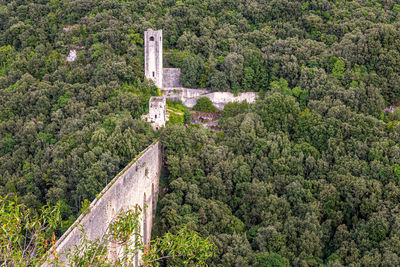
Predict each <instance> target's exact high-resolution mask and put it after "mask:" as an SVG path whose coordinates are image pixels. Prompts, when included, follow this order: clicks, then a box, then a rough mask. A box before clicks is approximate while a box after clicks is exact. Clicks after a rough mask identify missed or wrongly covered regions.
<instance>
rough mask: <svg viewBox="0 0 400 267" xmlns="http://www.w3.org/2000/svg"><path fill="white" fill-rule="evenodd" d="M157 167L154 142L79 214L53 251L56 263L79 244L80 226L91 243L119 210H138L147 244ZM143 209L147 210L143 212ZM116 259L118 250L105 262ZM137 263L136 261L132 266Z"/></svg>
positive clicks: (158, 158)
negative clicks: (139, 209)
mask: <svg viewBox="0 0 400 267" xmlns="http://www.w3.org/2000/svg"><path fill="white" fill-rule="evenodd" d="M161 166H162V152H161V145H160V143H159V142H158V141H157V142H155V143H153V144H152V145H150V146H149V147H147V148H146V150H144V151H143V152H142V153H140V154H139V155H138V156H137V157H136V158H135V159H134V160H133V161H132V162H131V163H130V164H128V166H126V167H125V169H124V170H123V171H121V172H120V173H119V174H118V175H117V176H116V177H115V178H114V179H113V180H112V181H111V182H110V183H109V184H108V185H107V187H106V188H104V189H103V191H102V192H101V193H100V194H99V195H98V197H97V198H96V199H95V200H94V201H93V202H92V203H91V205H90V211H89V212H88V213H87V214H82V215H81V216H80V217H79V218H78V219H77V220H76V221H75V223H74V224H73V225H72V226H71V227H70V228H69V229H68V230H67V232H65V233H64V235H63V236H62V237H61V238H60V239H59V240H58V242H57V243H56V245H55V248H56V251H57V254H58V255H59V256H60V259H61V260H63V259H65V255H64V253H65V252H66V251H67V250H68V249H70V248H73V247H74V246H75V245H78V244H79V241H80V238H81V231H80V226H82V227H83V229H84V230H85V233H86V234H87V236H88V238H89V240H95V239H96V238H100V237H101V236H102V235H103V234H104V233H105V231H106V230H107V227H108V225H109V223H110V222H111V220H112V219H113V218H115V216H116V215H118V213H119V212H120V211H121V210H127V209H132V208H134V207H135V206H136V205H139V206H140V207H141V208H142V214H143V221H142V224H141V229H140V232H141V234H142V235H143V242H144V243H145V244H147V243H148V241H150V238H151V227H152V220H153V213H154V212H155V207H156V203H157V196H158V185H159V177H160V172H161ZM144 206H147V208H146V209H144ZM119 255H120V253H119V252H118V248H111V250H110V252H109V258H110V257H112V258H116V257H118V256H119ZM138 261H139V259H138V258H136V264H135V265H136V266H138Z"/></svg>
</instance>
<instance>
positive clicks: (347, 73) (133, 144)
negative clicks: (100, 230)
mask: <svg viewBox="0 0 400 267" xmlns="http://www.w3.org/2000/svg"><path fill="white" fill-rule="evenodd" d="M399 13H400V2H399V1H397V0H396V1H393V0H376V1H373V0H367V1H344V0H337V1H328V0H322V1H315V0H314V1H289V0H271V1H263V0H221V1H219V0H205V1H201V0H188V1H185V0H181V1H174V0H158V1H150V0H148V1H144V0H104V1H100V0H50V1H46V0H35V1H31V0H9V1H5V0H0V194H1V195H2V196H5V195H14V194H17V195H18V196H19V199H20V200H21V202H23V203H25V204H26V205H28V206H29V207H31V208H36V209H38V208H39V207H40V206H41V205H43V204H44V203H46V202H47V201H51V202H52V203H55V202H57V201H62V216H63V219H64V220H66V221H67V220H69V221H72V220H73V219H74V216H76V215H77V213H78V212H79V210H80V207H81V202H82V201H83V200H84V199H89V200H92V199H93V198H94V197H95V195H96V194H97V193H98V192H99V191H100V190H101V189H102V188H103V187H104V186H105V184H106V183H107V182H109V181H110V179H111V178H112V177H113V176H114V175H115V174H116V173H118V172H119V171H120V170H121V169H122V168H123V167H124V166H125V165H126V164H127V163H128V162H129V161H130V160H131V159H132V158H133V157H134V156H135V155H136V154H137V153H138V152H139V151H141V150H142V149H143V148H144V147H146V146H147V145H148V144H150V143H151V142H152V140H154V138H155V137H156V135H157V134H156V133H154V132H153V131H152V130H151V127H150V125H149V124H147V123H145V122H143V121H141V120H140V116H141V115H142V114H143V113H145V112H147V101H148V99H149V97H150V96H152V95H156V94H157V90H156V88H155V87H154V85H153V84H152V83H150V82H148V81H146V80H144V77H143V76H144V75H143V64H144V62H143V39H142V38H143V32H144V31H145V30H146V29H148V28H153V29H162V30H163V36H164V51H165V58H164V61H165V63H164V64H165V66H172V67H180V68H181V69H182V77H181V78H182V83H183V85H185V86H187V87H194V88H195V87H209V88H210V89H211V90H218V91H228V90H230V91H233V92H238V91H257V92H260V93H259V100H258V101H257V103H256V104H253V105H248V104H243V105H241V104H230V105H227V106H226V108H225V110H224V111H223V113H222V116H223V120H222V121H223V123H222V125H221V129H222V131H221V132H217V133H214V132H211V131H209V130H207V129H202V128H198V127H184V126H182V125H172V124H171V125H169V126H168V127H167V128H166V129H165V132H164V133H163V134H162V142H163V143H164V145H165V160H166V165H167V166H166V168H167V171H166V174H165V177H163V181H162V182H163V184H164V186H165V188H164V189H163V191H164V192H165V194H164V195H163V196H162V197H161V198H160V205H159V207H158V209H159V218H158V219H157V221H158V222H159V223H158V225H157V229H156V230H157V232H159V233H160V234H162V233H164V232H166V231H177V230H178V229H180V228H181V227H182V226H183V225H185V224H187V225H188V227H190V228H191V229H193V230H196V231H198V232H199V233H200V234H201V235H202V236H205V237H208V236H209V237H210V238H212V240H213V241H214V243H215V244H216V246H217V247H218V251H217V254H218V256H217V257H215V258H214V259H213V262H212V265H220V266H246V265H256V266H257V265H258V266H270V265H271V264H278V265H279V264H283V265H284V264H291V265H296V266H308V265H311V266H316V265H320V264H328V265H329V264H330V265H335V266H338V265H340V264H342V265H352V264H353V265H367V266H368V265H369V266H371V265H373V266H376V265H384V266H385V265H387V266H390V265H400V238H399V236H400V205H399V203H400V145H399V144H400V126H399V124H398V121H399V120H400V112H399V111H398V110H397V111H395V112H394V113H384V112H383V110H384V108H385V107H386V106H389V105H398V104H399V102H400V15H399ZM70 50H76V52H77V58H76V60H74V61H67V57H68V55H69V54H70ZM66 226H68V223H66ZM66 226H65V227H66Z"/></svg>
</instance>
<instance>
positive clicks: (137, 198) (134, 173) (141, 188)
mask: <svg viewBox="0 0 400 267" xmlns="http://www.w3.org/2000/svg"><path fill="white" fill-rule="evenodd" d="M144 36H145V40H144V44H145V76H146V78H147V79H151V80H153V81H154V83H155V84H156V86H157V87H158V88H159V89H160V91H161V92H162V93H163V96H158V97H151V98H150V100H149V114H147V115H145V116H144V117H143V118H144V119H146V120H148V121H150V122H151V123H152V126H153V128H154V129H155V130H158V129H160V128H161V127H163V126H165V123H166V120H167V117H168V114H167V110H166V99H167V98H169V99H175V100H176V99H179V100H181V101H182V102H183V104H184V105H186V106H188V107H193V106H194V105H195V104H196V100H197V99H198V98H199V97H208V98H209V99H210V100H211V101H212V102H213V104H214V105H215V106H216V107H217V108H219V109H223V107H224V105H225V104H227V103H228V102H233V101H238V102H241V101H244V100H246V101H247V102H249V103H252V102H254V101H255V99H256V97H257V94H256V93H254V92H247V93H241V94H239V95H237V96H234V95H233V94H231V93H229V92H211V91H209V90H208V89H190V88H184V87H182V85H181V82H180V69H178V68H162V30H157V31H153V30H147V31H146V32H145V34H144ZM162 164H163V160H162V148H161V144H160V142H159V141H158V140H156V141H155V142H154V143H153V144H151V145H150V146H148V147H147V148H146V149H145V150H144V151H143V152H141V153H140V154H139V155H138V156H137V157H136V158H135V159H133V161H132V162H131V163H129V164H128V165H127V166H126V167H125V169H124V170H122V171H121V172H120V173H119V174H118V175H117V176H116V177H115V178H114V179H113V180H112V181H111V182H110V183H109V184H108V185H107V186H106V187H105V188H104V189H103V190H102V192H100V194H99V195H98V196H97V197H96V199H94V200H93V202H92V203H91V205H90V207H89V209H88V210H86V212H84V213H83V214H82V215H81V216H79V218H78V219H77V220H76V221H75V222H74V223H73V224H72V225H71V227H70V228H69V229H68V230H67V231H66V232H65V233H64V234H63V235H62V236H61V238H60V239H59V240H58V241H57V243H56V244H55V245H54V246H53V247H52V249H51V250H50V252H51V253H56V254H57V255H58V256H59V257H60V259H61V260H64V259H65V253H66V252H67V251H68V250H69V249H73V248H74V247H75V246H76V245H78V244H79V242H80V240H81V237H82V232H81V229H84V231H85V234H86V235H87V237H88V239H89V240H92V241H93V240H95V239H97V238H101V236H102V235H103V234H104V233H105V232H106V231H107V229H108V225H109V224H110V222H111V221H112V220H113V219H114V218H115V217H116V216H117V215H118V214H119V213H120V212H121V211H124V210H127V209H133V208H134V207H137V206H139V207H141V209H142V211H143V212H142V215H143V216H142V219H141V225H140V229H139V231H140V233H141V236H142V237H141V238H142V242H143V243H144V244H148V243H149V241H150V238H151V230H152V223H153V217H154V215H155V208H156V205H157V198H158V191H159V179H160V174H161V168H162ZM108 251H109V255H108V258H109V259H116V258H120V257H122V256H124V255H123V254H122V253H123V250H122V247H119V246H115V245H114V244H110V245H109V247H108ZM140 257H141V253H139V254H138V255H137V256H136V257H135V259H134V266H139V263H140ZM43 266H49V264H48V263H45V264H43Z"/></svg>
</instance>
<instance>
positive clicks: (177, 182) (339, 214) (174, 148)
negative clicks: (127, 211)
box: [157, 81, 400, 266]
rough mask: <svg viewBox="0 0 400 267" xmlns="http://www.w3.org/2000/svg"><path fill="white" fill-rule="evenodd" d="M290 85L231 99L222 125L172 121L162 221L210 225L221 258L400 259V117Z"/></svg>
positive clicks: (163, 224)
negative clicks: (305, 94) (217, 128)
mask: <svg viewBox="0 0 400 267" xmlns="http://www.w3.org/2000/svg"><path fill="white" fill-rule="evenodd" d="M278 89H279V91H278V90H273V91H275V92H267V93H266V94H265V95H264V97H262V98H260V99H259V100H258V101H257V103H256V104H252V105H247V104H234V103H232V104H229V105H227V108H226V110H225V111H224V113H225V114H226V117H225V121H224V122H223V123H222V130H223V131H221V132H218V133H213V132H210V131H208V130H206V129H202V128H195V127H189V128H183V127H178V126H175V127H170V128H167V129H166V132H165V133H164V135H163V138H162V142H163V144H164V145H165V159H166V163H167V168H168V171H169V177H168V184H169V186H168V191H167V193H166V195H165V196H164V197H163V198H162V199H161V200H160V205H161V207H160V210H161V212H160V224H159V225H158V226H157V227H159V228H160V229H165V230H167V229H169V230H174V229H179V227H181V226H182V225H185V224H188V225H190V226H191V227H193V229H195V230H196V231H198V232H200V233H202V234H204V235H205V236H210V238H211V239H212V240H213V241H214V242H215V244H216V245H217V247H218V254H217V257H216V258H215V259H214V260H213V262H212V264H211V265H215V266H233V265H236V264H237V265H240V266H247V265H252V266H289V265H303V264H304V265H322V264H333V265H334V264H342V265H351V264H353V263H359V262H362V263H363V264H365V265H369V264H372V265H384V264H386V263H387V262H391V261H393V262H394V263H396V264H397V263H399V262H400V255H399V250H398V246H397V244H398V243H397V241H396V240H397V239H396V235H397V233H398V232H399V231H400V228H399V225H398V223H397V220H398V218H400V210H399V209H398V202H399V201H400V197H399V196H400V188H399V186H400V184H399V177H400V167H399V166H400V165H399V163H400V162H399V156H398V155H399V151H400V150H399V145H398V144H399V141H400V139H399V137H400V127H399V125H398V124H393V121H390V120H387V118H385V119H386V120H387V121H388V122H387V123H385V122H383V121H380V120H378V119H376V118H373V117H371V116H370V115H366V114H362V113H357V112H354V111H351V110H350V109H349V108H348V107H346V106H345V105H343V104H342V103H340V102H330V101H329V100H328V99H320V100H313V101H312V102H310V103H308V107H307V108H305V109H304V110H301V109H300V107H299V103H298V102H297V101H296V99H295V98H294V97H293V96H291V94H292V90H291V89H290V88H289V87H288V84H287V83H285V82H284V81H281V82H280V85H279V86H278ZM242 105H243V109H242V110H241V108H242ZM233 107H236V108H237V109H233ZM245 107H246V108H245ZM231 109H232V110H231ZM389 125H392V126H391V127H390V130H389V128H388V127H389ZM371 251H373V254H371ZM355 252H357V253H355ZM379 255H381V256H379ZM389 265H390V264H389Z"/></svg>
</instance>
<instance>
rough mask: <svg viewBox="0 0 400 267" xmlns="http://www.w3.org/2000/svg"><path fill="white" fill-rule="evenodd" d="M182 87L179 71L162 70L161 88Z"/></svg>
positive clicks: (174, 69)
mask: <svg viewBox="0 0 400 267" xmlns="http://www.w3.org/2000/svg"><path fill="white" fill-rule="evenodd" d="M173 87H182V84H181V69H179V68H164V69H163V88H173Z"/></svg>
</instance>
